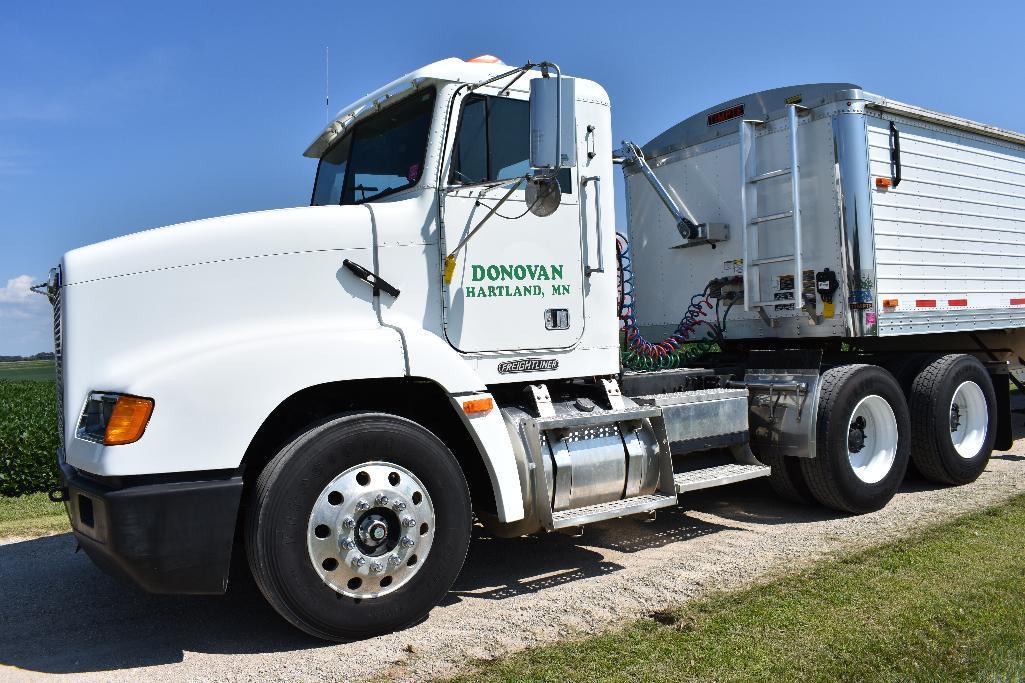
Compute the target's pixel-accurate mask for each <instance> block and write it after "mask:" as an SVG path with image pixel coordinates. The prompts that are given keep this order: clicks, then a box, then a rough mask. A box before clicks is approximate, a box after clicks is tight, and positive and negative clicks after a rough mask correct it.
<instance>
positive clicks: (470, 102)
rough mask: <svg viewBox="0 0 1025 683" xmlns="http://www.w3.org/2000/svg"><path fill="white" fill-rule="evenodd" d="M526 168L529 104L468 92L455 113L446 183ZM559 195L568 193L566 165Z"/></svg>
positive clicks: (497, 176)
mask: <svg viewBox="0 0 1025 683" xmlns="http://www.w3.org/2000/svg"><path fill="white" fill-rule="evenodd" d="M529 171H530V103H528V102H527V101H525V100H514V99H510V98H508V97H493V96H487V97H484V96H481V95H472V96H470V97H468V98H466V100H465V102H464V104H463V111H462V114H460V116H459V130H458V132H457V133H456V142H455V148H454V150H453V152H452V171H451V173H450V174H449V176H450V177H449V182H451V183H453V184H461V185H474V184H476V183H484V182H488V181H492V180H506V179H510V178H515V177H517V176H522V175H526V174H527V172H529ZM559 185H560V186H561V187H562V192H563V194H570V193H572V175H571V174H570V170H569V169H568V168H564V169H562V171H560V173H559Z"/></svg>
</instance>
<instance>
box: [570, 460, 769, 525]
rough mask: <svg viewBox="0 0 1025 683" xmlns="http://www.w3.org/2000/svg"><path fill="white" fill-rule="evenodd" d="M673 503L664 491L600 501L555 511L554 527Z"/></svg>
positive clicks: (641, 512)
mask: <svg viewBox="0 0 1025 683" xmlns="http://www.w3.org/2000/svg"><path fill="white" fill-rule="evenodd" d="M766 469H768V468H766ZM672 505H676V496H675V495H666V494H664V493H651V494H648V495H646V496H634V497H633V498H623V499H622V500H614V501H611V502H608V503H598V504H597V505H587V506H585V507H579V508H572V509H569V510H560V511H558V512H553V513H552V527H553V528H555V529H565V528H567V527H574V526H583V525H584V524H591V523H592V522H601V521H604V520H606V519H613V518H615V517H626V516H628V515H639V514H643V513H645V512H651V511H652V510H658V509H660V508H667V507H670V506H672Z"/></svg>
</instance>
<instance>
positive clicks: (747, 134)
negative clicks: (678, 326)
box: [740, 104, 806, 324]
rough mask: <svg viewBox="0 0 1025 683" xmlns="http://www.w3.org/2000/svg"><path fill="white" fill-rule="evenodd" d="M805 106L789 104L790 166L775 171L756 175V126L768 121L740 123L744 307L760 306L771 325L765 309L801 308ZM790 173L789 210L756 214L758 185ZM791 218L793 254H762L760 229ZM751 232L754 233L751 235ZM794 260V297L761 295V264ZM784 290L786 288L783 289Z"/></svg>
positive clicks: (745, 121) (746, 120) (759, 308)
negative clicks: (800, 122) (800, 124)
mask: <svg viewBox="0 0 1025 683" xmlns="http://www.w3.org/2000/svg"><path fill="white" fill-rule="evenodd" d="M805 109H806V108H805V107H801V106H800V105H797V104H788V105H787V121H788V123H789V126H790V130H789V143H790V144H789V147H790V166H789V167H787V168H779V169H775V170H772V171H767V172H763V173H758V174H755V173H754V171H755V167H756V164H757V155H756V154H755V147H756V146H755V127H756V126H761V125H764V124H765V121H758V120H751V119H745V120H743V121H741V122H740V179H741V182H740V216H741V224H742V226H741V230H742V231H743V253H744V264H743V271H742V272H743V278H744V310H745V311H750V310H751V309H757V310H758V312H759V314H761V316H762V319H763V320H765V321H766V322H767V323H770V324H771V319H770V318H769V316H768V315H767V313H766V310H778V309H777V308H776V307H777V306H787V305H789V304H791V303H792V304H793V308H794V310H795V311H797V310H800V307H801V291H802V264H801V170H800V164H799V163H798V156H799V155H798V147H797V117H798V113H799V112H800V111H804V110H805ZM787 175H788V176H790V186H791V190H790V200H791V207H790V209H788V210H786V211H780V212H776V213H771V214H767V215H764V216H757V215H755V216H753V217H752V214H754V213H755V209H756V208H757V205H758V202H757V196H758V185H759V183H762V182H764V181H766V180H769V179H770V178H779V177H782V176H787ZM787 218H790V219H792V224H793V231H792V246H793V249H792V251H791V253H789V254H785V255H783V256H771V257H759V252H760V249H759V245H760V242H761V241H760V240H759V239H758V234H757V233H758V231H759V230H760V229H761V228H762V227H763V226H765V225H767V224H771V223H773V222H775V221H778V220H785V219H787ZM752 231H754V232H755V234H751V233H752ZM791 261H792V262H793V264H794V270H793V278H794V281H793V289H792V290H789V291H791V292H792V296H793V300H792V301H791V300H790V299H773V300H765V299H762V297H761V282H760V280H759V271H758V267H759V266H764V265H769V264H772V263H787V262H791ZM780 291H781V292H784V291H787V290H785V289H783V288H781V289H780Z"/></svg>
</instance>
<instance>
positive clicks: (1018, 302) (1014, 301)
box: [1011, 299, 1025, 306]
mask: <svg viewBox="0 0 1025 683" xmlns="http://www.w3.org/2000/svg"><path fill="white" fill-rule="evenodd" d="M1022 304H1025V299H1011V305H1012V306H1021V305H1022Z"/></svg>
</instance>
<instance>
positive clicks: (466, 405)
mask: <svg viewBox="0 0 1025 683" xmlns="http://www.w3.org/2000/svg"><path fill="white" fill-rule="evenodd" d="M494 407H495V401H494V399H492V398H491V397H490V396H489V397H488V398H475V399H473V400H472V401H463V412H464V413H466V414H467V415H472V414H473V413H486V412H488V411H489V410H491V409H492V408H494Z"/></svg>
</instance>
